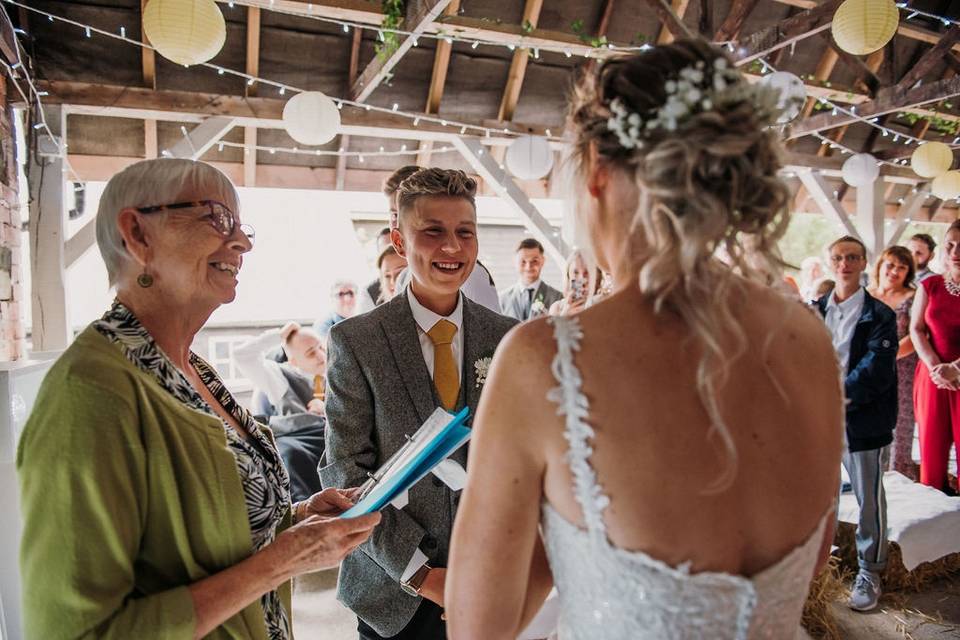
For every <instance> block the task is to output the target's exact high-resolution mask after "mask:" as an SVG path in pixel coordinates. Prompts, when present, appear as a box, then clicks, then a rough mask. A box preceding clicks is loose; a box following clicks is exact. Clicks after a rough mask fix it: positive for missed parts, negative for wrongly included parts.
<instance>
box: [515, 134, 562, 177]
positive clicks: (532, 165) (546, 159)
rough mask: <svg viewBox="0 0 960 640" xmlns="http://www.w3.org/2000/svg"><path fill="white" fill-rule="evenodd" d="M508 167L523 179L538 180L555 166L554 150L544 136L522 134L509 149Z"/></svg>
mask: <svg viewBox="0 0 960 640" xmlns="http://www.w3.org/2000/svg"><path fill="white" fill-rule="evenodd" d="M506 160H507V167H508V168H509V169H510V173H512V174H513V175H515V176H516V177H518V178H520V179H521V180H537V179H539V178H542V177H543V176H545V175H547V174H548V173H550V169H551V168H553V151H551V150H550V143H549V142H547V141H546V139H544V138H537V137H535V136H522V137H520V138H517V139H516V140H514V141H513V144H511V145H510V147H509V148H508V149H507V158H506Z"/></svg>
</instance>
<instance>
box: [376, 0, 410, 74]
mask: <svg viewBox="0 0 960 640" xmlns="http://www.w3.org/2000/svg"><path fill="white" fill-rule="evenodd" d="M404 4H405V1H404V0H383V2H382V4H381V6H382V8H383V22H381V23H380V26H381V27H383V29H384V30H383V31H381V32H380V42H378V43H377V45H376V52H377V57H378V58H380V59H381V60H386V59H387V58H389V57H390V56H391V55H392V54H393V52H394V51H396V50H397V48H398V47H399V46H400V34H399V33H397V32H396V31H395V30H396V29H399V28H400V25H401V24H402V23H403V17H404V15H405V7H404Z"/></svg>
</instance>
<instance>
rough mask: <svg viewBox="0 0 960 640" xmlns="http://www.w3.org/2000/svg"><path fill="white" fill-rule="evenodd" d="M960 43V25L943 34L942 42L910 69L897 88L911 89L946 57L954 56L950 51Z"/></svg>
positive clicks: (928, 51) (929, 50)
mask: <svg viewBox="0 0 960 640" xmlns="http://www.w3.org/2000/svg"><path fill="white" fill-rule="evenodd" d="M958 41H960V25H953V26H952V27H951V28H950V29H949V30H948V31H947V32H946V33H945V34H943V38H941V39H940V42H938V43H937V44H935V45H933V46H932V47H931V48H930V49H928V50H927V51H926V52H925V53H924V54H923V56H922V57H921V58H920V59H919V60H918V61H917V63H916V64H914V65H912V66H911V67H910V70H909V71H907V73H906V75H904V76H903V78H901V79H900V82H898V83H897V87H898V88H900V89H909V88H910V87H912V86H913V85H915V84H916V83H917V82H919V81H920V80H922V79H923V78H924V76H926V75H927V74H928V73H930V72H931V71H933V69H934V68H935V67H937V66H939V65H940V64H941V63H942V62H943V59H944V58H945V57H947V56H950V55H952V54H951V53H950V49H952V48H953V45H954V44H956V43H957V42H958Z"/></svg>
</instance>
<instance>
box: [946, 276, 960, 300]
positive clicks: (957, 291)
mask: <svg viewBox="0 0 960 640" xmlns="http://www.w3.org/2000/svg"><path fill="white" fill-rule="evenodd" d="M943 284H944V286H945V287H946V288H947V293H949V294H950V295H952V296H958V297H960V284H957V283H956V282H954V281H953V280H951V279H950V278H947V277H946V276H944V278H943Z"/></svg>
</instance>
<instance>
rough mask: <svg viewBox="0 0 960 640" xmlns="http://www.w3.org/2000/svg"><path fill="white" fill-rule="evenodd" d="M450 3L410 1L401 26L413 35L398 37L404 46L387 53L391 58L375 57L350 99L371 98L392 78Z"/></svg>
mask: <svg viewBox="0 0 960 640" xmlns="http://www.w3.org/2000/svg"><path fill="white" fill-rule="evenodd" d="M448 4H450V0H407V15H406V17H405V18H404V20H403V23H402V25H401V26H402V27H403V30H404V31H406V32H409V34H410V35H398V36H397V37H398V38H399V39H400V43H399V44H398V45H397V47H396V49H394V50H393V51H389V52H387V53H388V55H382V54H378V55H376V56H374V58H373V60H371V61H370V62H369V64H367V66H366V68H365V69H364V70H363V73H361V74H360V76H359V77H358V78H357V79H356V81H355V82H354V83H353V85H352V86H351V87H350V98H351V99H352V100H356V101H357V102H363V101H365V100H366V99H367V98H369V97H370V94H372V93H373V92H374V90H375V89H376V88H377V87H379V86H380V83H381V82H383V81H384V80H386V79H387V78H388V77H390V75H391V73H392V72H393V68H394V67H395V66H397V63H398V62H400V60H401V58H403V56H404V55H406V53H407V51H409V50H410V48H411V47H412V46H413V43H414V42H415V41H416V40H417V38H418V37H419V36H420V35H421V34H423V33H424V32H426V31H427V29H428V28H429V27H430V25H431V24H433V21H434V20H435V19H436V18H437V17H439V15H440V13H441V12H442V11H443V10H444V9H445V8H446V7H447V5H448Z"/></svg>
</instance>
